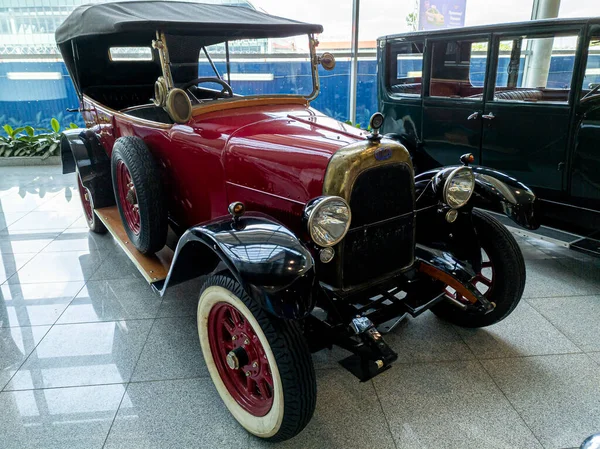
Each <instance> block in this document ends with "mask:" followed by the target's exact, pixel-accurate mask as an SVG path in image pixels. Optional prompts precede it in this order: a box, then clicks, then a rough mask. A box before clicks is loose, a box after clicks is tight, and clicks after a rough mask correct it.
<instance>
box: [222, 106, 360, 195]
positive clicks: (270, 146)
mask: <svg viewBox="0 0 600 449" xmlns="http://www.w3.org/2000/svg"><path fill="white" fill-rule="evenodd" d="M248 113H249V114H248V115H247V116H246V117H244V118H242V117H240V116H238V119H240V121H245V119H250V120H248V122H247V123H245V124H243V125H242V126H240V127H239V128H238V129H237V130H235V131H233V132H232V133H231V134H230V137H229V139H228V141H227V143H226V145H225V149H224V153H223V157H224V160H223V165H224V166H225V179H226V181H227V182H228V183H230V184H233V185H235V187H236V188H239V187H245V188H249V189H253V190H255V191H260V192H264V193H267V194H271V195H275V196H278V197H283V198H288V199H291V200H293V201H297V202H300V203H302V204H304V203H306V201H308V200H309V199H311V198H314V197H316V196H319V195H320V194H321V192H322V188H323V177H324V176H325V170H326V169H327V164H328V163H329V159H330V158H331V156H332V155H333V154H334V153H335V152H336V151H337V150H338V149H340V148H341V147H344V146H346V145H349V144H351V143H354V142H356V141H358V140H362V139H364V138H365V137H364V134H365V131H361V130H358V129H356V128H353V127H351V126H348V125H346V124H344V123H341V122H338V121H337V120H334V119H332V118H329V117H327V116H325V115H323V114H321V113H320V112H318V111H316V110H314V109H311V108H303V107H302V108H289V107H287V108H285V109H277V110H273V111H269V112H264V110H263V112H261V114H256V115H254V113H253V112H251V111H248ZM251 116H252V118H251ZM253 119H254V120H253ZM238 123H239V122H238Z"/></svg>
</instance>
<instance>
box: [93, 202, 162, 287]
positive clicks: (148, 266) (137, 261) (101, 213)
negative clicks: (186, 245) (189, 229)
mask: <svg viewBox="0 0 600 449" xmlns="http://www.w3.org/2000/svg"><path fill="white" fill-rule="evenodd" d="M94 212H95V213H96V216H97V217H98V218H99V219H100V221H102V223H104V226H106V229H108V232H110V234H111V235H112V236H113V238H114V239H115V241H116V242H117V243H118V244H119V246H120V247H121V248H122V249H123V251H125V254H127V257H129V259H130V260H131V261H132V262H133V264H134V265H135V266H136V267H137V269H138V270H139V271H140V273H142V276H144V279H146V280H147V281H148V282H149V283H150V284H153V283H154V282H159V281H164V280H165V279H166V278H167V274H169V268H170V267H171V262H173V251H172V250H171V249H170V248H169V247H167V246H165V247H164V248H163V249H161V250H160V251H159V252H157V253H156V254H153V255H145V254H142V253H140V252H139V251H138V250H137V249H135V247H134V246H133V245H132V244H131V242H130V241H129V238H128V237H127V233H126V232H125V228H124V227H123V222H122V221H121V215H120V214H119V210H118V209H117V206H112V207H103V208H101V209H95V210H94Z"/></svg>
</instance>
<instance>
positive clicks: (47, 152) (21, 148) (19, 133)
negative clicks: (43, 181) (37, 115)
mask: <svg viewBox="0 0 600 449" xmlns="http://www.w3.org/2000/svg"><path fill="white" fill-rule="evenodd" d="M50 126H51V127H52V129H46V128H33V127H32V126H20V127H18V128H13V127H12V126H11V125H8V124H6V125H4V126H3V127H2V128H3V129H4V132H5V133H6V136H7V137H4V136H0V157H19V156H21V157H23V156H24V157H28V156H29V157H31V156H37V157H40V156H41V157H42V159H46V158H48V157H50V156H55V155H56V154H58V147H59V144H60V123H59V122H58V120H56V119H55V118H52V119H51V120H50ZM77 127H78V126H77V125H76V124H74V123H71V124H70V125H69V127H68V128H77ZM68 128H67V129H68ZM36 131H45V132H42V133H39V134H36Z"/></svg>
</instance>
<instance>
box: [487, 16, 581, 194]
mask: <svg viewBox="0 0 600 449" xmlns="http://www.w3.org/2000/svg"><path fill="white" fill-rule="evenodd" d="M580 31H581V30H580V28H574V29H572V30H570V31H569V30H565V29H564V28H562V30H561V31H560V32H548V31H545V32H543V33H539V32H538V33H536V34H516V35H500V36H495V38H494V51H493V55H494V56H493V59H494V65H493V68H492V70H490V75H489V78H490V80H489V85H490V87H489V89H488V90H487V94H488V95H487V101H486V103H485V105H484V114H483V115H482V123H483V139H482V150H481V162H482V164H483V165H486V166H489V167H493V168H496V169H498V170H500V171H503V172H506V173H507V174H509V175H512V176H514V177H515V178H517V179H518V180H519V181H521V182H523V183H525V184H526V185H528V186H530V187H533V188H534V189H535V190H536V192H538V193H539V194H541V196H542V197H544V198H547V199H559V198H560V197H561V196H564V191H565V182H566V176H565V167H566V162H567V147H568V143H569V139H570V134H569V133H570V128H571V119H572V105H573V101H574V98H573V94H572V93H573V92H572V88H573V70H574V66H575V61H576V57H575V54H576V49H577V42H578V38H579V34H580Z"/></svg>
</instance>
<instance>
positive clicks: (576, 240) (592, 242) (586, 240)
mask: <svg viewBox="0 0 600 449" xmlns="http://www.w3.org/2000/svg"><path fill="white" fill-rule="evenodd" d="M488 213H490V214H491V215H493V216H494V217H495V218H496V219H497V220H498V221H500V222H501V223H502V224H503V225H504V226H506V228H507V229H508V230H509V231H510V232H512V233H513V234H515V235H518V236H521V237H527V238H531V239H535V240H543V241H545V242H550V243H554V244H555V245H558V246H562V247H564V248H569V249H572V250H573V251H578V252H581V253H586V254H589V255H591V256H600V239H599V238H598V236H597V234H594V236H590V237H582V236H580V235H577V234H572V233H570V232H565V231H560V230H558V229H553V228H549V227H547V226H540V227H539V229H536V230H535V231H529V230H527V229H523V228H520V227H517V226H515V223H514V222H513V221H512V220H511V219H510V218H508V217H507V216H506V215H501V214H497V213H495V212H488Z"/></svg>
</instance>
